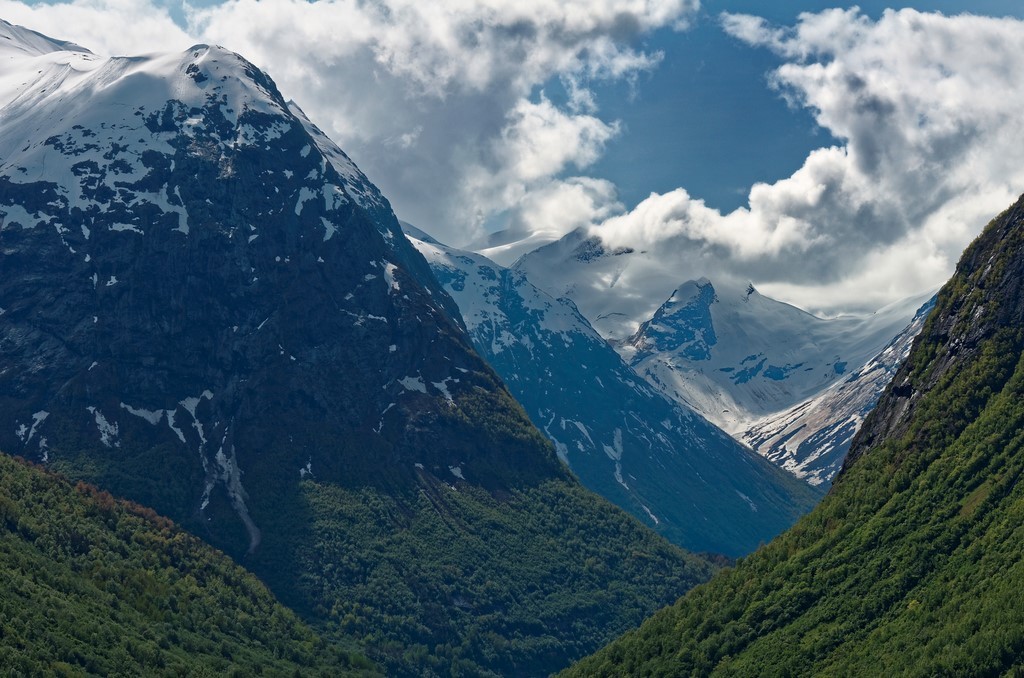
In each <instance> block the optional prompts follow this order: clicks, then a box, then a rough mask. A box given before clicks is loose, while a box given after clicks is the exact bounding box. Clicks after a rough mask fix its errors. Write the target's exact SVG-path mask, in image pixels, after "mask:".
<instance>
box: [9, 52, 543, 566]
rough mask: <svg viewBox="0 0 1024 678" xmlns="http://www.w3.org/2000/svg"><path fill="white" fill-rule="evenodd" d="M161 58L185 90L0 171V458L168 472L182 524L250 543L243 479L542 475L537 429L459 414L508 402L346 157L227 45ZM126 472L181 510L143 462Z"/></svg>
mask: <svg viewBox="0 0 1024 678" xmlns="http://www.w3.org/2000/svg"><path fill="white" fill-rule="evenodd" d="M176 69H177V70H179V71H181V72H180V73H178V74H177V76H174V77H176V82H177V83H179V86H180V87H184V88H187V94H192V95H194V96H193V97H192V98H191V99H188V97H187V96H186V97H184V98H186V99H188V100H187V101H182V100H178V99H173V100H168V101H165V102H164V103H163V104H162V105H159V106H154V105H153V104H152V103H151V102H150V101H148V100H147V101H144V102H142V103H139V104H138V105H137V106H136V107H135V109H134V110H132V111H131V112H130V113H129V114H124V116H123V120H122V121H121V123H120V124H115V123H116V121H117V120H116V118H115V123H110V124H108V123H107V122H106V121H104V122H101V123H100V124H99V125H96V124H74V125H65V128H64V129H60V128H58V130H57V131H56V132H55V133H49V134H47V136H46V138H44V139H35V140H30V142H29V146H36V147H38V148H40V149H41V151H43V152H46V153H49V154H57V155H58V156H59V159H60V161H61V162H63V163H64V164H65V165H66V166H67V167H69V168H70V172H69V173H68V174H65V175H59V174H58V175H57V176H55V177H51V176H49V175H47V174H45V173H43V176H41V177H39V178H37V179H35V180H31V179H28V178H27V177H29V176H31V175H32V174H37V172H36V171H35V170H34V169H32V168H29V167H25V166H22V165H19V164H16V162H17V161H15V162H14V163H8V164H6V165H4V166H3V167H2V171H0V247H2V250H0V252H2V254H0V266H2V269H3V273H4V275H3V277H2V278H0V308H2V309H3V311H2V316H0V449H5V450H8V451H10V452H15V453H20V454H23V455H25V456H28V457H30V458H35V459H39V460H43V461H50V462H55V463H57V462H60V461H68V459H67V456H68V455H71V454H75V455H80V454H81V452H80V451H82V450H92V451H93V452H92V453H95V454H98V455H99V456H100V457H103V458H106V459H108V460H109V461H110V463H112V464H114V465H120V466H123V467H124V468H125V469H126V471H125V473H126V474H129V475H138V473H137V471H138V470H139V468H140V467H144V466H145V465H146V464H149V463H153V464H155V465H157V466H161V467H162V466H166V465H170V466H171V467H172V468H173V469H174V472H175V473H176V474H181V475H183V476H186V477H189V478H191V479H192V480H193V481H195V482H194V489H193V491H192V492H191V495H192V496H191V498H190V501H191V503H192V507H191V511H192V512H195V513H196V514H197V515H205V513H206V512H207V511H208V509H209V510H210V511H212V513H211V515H214V514H216V511H215V508H216V507H214V508H209V505H210V502H211V501H213V502H217V501H221V502H226V503H227V504H228V505H230V507H231V509H232V511H231V512H233V513H234V514H235V516H236V517H237V518H238V519H240V520H241V522H242V523H243V524H244V525H245V527H246V532H247V536H248V546H249V548H250V549H252V548H255V547H256V546H257V545H258V544H259V541H260V531H259V526H258V524H257V522H255V521H254V520H253V518H252V515H251V504H252V503H253V501H255V502H256V503H259V501H260V500H259V498H254V497H252V496H251V495H252V491H251V488H252V487H253V486H254V485H255V486H259V485H262V484H265V483H270V482H273V479H274V477H275V476H279V477H288V478H296V479H297V478H299V477H300V470H302V471H307V472H310V471H311V472H314V473H316V475H317V477H318V478H321V479H326V480H337V481H344V482H353V481H354V480H360V481H365V480H374V481H385V482H401V478H403V477H406V478H412V477H414V476H415V474H416V472H417V468H416V467H415V464H420V465H421V466H422V467H423V468H424V469H426V470H428V471H437V472H438V473H441V472H443V473H444V474H446V475H447V474H448V469H449V467H459V468H461V469H463V472H464V473H465V476H466V477H467V478H470V479H473V478H474V476H475V477H476V478H477V479H479V480H480V481H481V482H482V483H483V484H485V485H501V484H503V483H515V482H518V481H520V480H528V479H529V478H530V477H534V478H536V477H541V476H549V475H552V474H554V475H555V476H558V475H560V474H561V473H562V471H561V470H560V468H559V465H558V463H557V461H556V460H555V459H554V455H553V454H551V453H550V451H549V450H548V449H547V448H546V447H545V446H544V444H543V443H542V442H541V441H540V440H539V439H532V440H527V441H526V442H527V444H526V445H525V446H522V445H520V444H521V443H523V442H524V441H522V440H507V439H506V440H504V441H502V440H500V439H498V438H494V439H488V437H487V435H483V436H482V435H481V428H480V427H479V426H478V425H477V424H476V423H474V422H472V421H470V420H469V419H468V417H467V416H466V414H465V413H464V412H463V411H461V410H460V408H459V405H458V403H459V402H460V401H461V400H462V397H463V395H466V396H467V397H469V398H475V399H481V398H482V399H485V400H489V401H491V402H492V404H493V405H494V406H495V407H497V408H499V409H504V410H509V409H510V406H509V403H508V402H507V396H502V395H500V393H501V389H500V386H499V383H498V382H497V380H496V379H495V378H494V376H493V375H492V373H491V372H490V371H489V369H488V368H487V367H486V366H485V364H484V363H482V361H480V360H479V358H478V357H477V356H476V355H475V354H474V353H473V352H472V350H471V349H470V348H469V345H468V342H467V341H466V339H465V337H464V333H463V330H462V328H461V327H460V326H459V325H458V324H457V321H453V320H452V319H451V316H450V314H449V309H450V308H454V307H453V306H452V302H451V300H450V299H448V298H447V295H446V294H445V293H444V292H443V291H442V290H441V289H440V288H439V287H438V286H437V284H436V282H434V281H433V278H432V277H431V275H430V273H429V269H427V267H426V264H425V262H424V261H423V259H422V257H420V255H419V254H418V253H417V252H416V251H415V250H414V249H412V247H411V246H410V245H409V244H408V242H407V241H406V240H405V238H404V236H402V234H401V231H400V229H399V227H398V224H397V221H396V220H395V218H394V216H393V215H392V214H391V210H390V207H389V206H388V204H387V201H386V200H384V199H383V197H382V196H380V194H379V193H378V192H377V191H376V189H375V188H374V187H373V186H372V185H371V184H370V183H369V182H368V181H366V179H365V177H363V176H362V175H361V173H359V172H358V170H357V169H356V168H355V166H354V165H353V164H352V163H351V161H349V160H348V158H347V157H345V156H344V154H343V153H342V152H341V151H340V150H338V149H337V147H335V146H333V144H331V143H330V141H329V140H327V139H326V137H324V136H323V135H322V133H320V132H319V130H317V129H316V128H315V127H313V126H312V125H311V124H310V123H309V122H308V120H305V118H304V116H303V115H302V114H301V112H300V111H297V109H296V110H291V109H289V107H288V105H287V104H286V103H285V102H284V101H283V100H282V99H281V97H280V94H279V93H278V92H277V89H276V88H275V87H274V85H273V83H272V82H271V81H270V80H269V79H268V78H267V77H266V76H264V75H263V74H262V73H260V72H259V71H258V70H256V69H255V68H254V67H252V66H251V64H248V63H247V62H244V60H241V58H240V57H237V55H233V54H230V53H227V52H224V51H222V50H216V49H210V48H205V47H197V48H193V49H192V50H190V51H189V52H188V53H186V54H185V55H184V57H183V58H182V60H181V63H180V64H177V65H176ZM239 71H241V73H242V74H243V75H244V76H245V77H244V78H242V79H241V80H239V81H238V82H240V83H241V84H240V85H239V84H238V83H234V84H233V85H232V83H231V82H227V79H228V78H229V76H230V77H231V78H236V76H237V75H238V73H239ZM172 76H173V74H172ZM200 76H205V77H200ZM217 83H222V84H223V87H222V88H218V84H217ZM229 85H230V86H229ZM231 86H233V87H235V88H237V87H241V88H242V90H243V92H244V94H245V97H241V98H242V99H243V101H246V102H249V101H255V102H257V103H258V104H260V105H256V104H252V105H249V104H244V103H243V104H241V105H240V103H239V101H238V99H239V98H240V97H239V96H238V95H237V94H233V92H232V90H231ZM229 95H232V98H231V100H229V99H228V96H229ZM103 103H104V101H103V100H102V99H101V100H100V101H99V102H97V105H103ZM232 106H234V107H237V108H238V109H239V110H237V111H235V110H233V109H232V108H231V107H232ZM268 111H269V112H268ZM16 120H17V116H15V121H16ZM15 129H17V127H15ZM3 131H4V130H3V129H2V126H0V133H2V132H3ZM48 157H51V156H48ZM446 306H447V307H448V308H446ZM456 317H457V316H456ZM495 393H497V394H498V395H494V394H495ZM503 398H505V399H506V401H505V402H503V400H502V399H503ZM509 415H510V416H512V417H513V418H514V419H515V418H518V419H519V420H520V421H521V422H524V423H525V418H524V417H522V415H521V412H518V411H517V410H516V408H515V407H514V406H512V407H511V409H510V412H509ZM516 445H519V449H516V450H513V449H512V448H513V447H515V446H516ZM140 450H144V451H146V452H140ZM72 451H74V452H72ZM139 454H141V455H142V457H141V458H135V459H133V458H132V456H133V455H139ZM520 455H526V456H527V457H529V462H528V463H525V464H521V463H520V462H521V458H519V456H520ZM85 456H88V455H85ZM119 456H124V457H126V458H125V459H118V457H119ZM149 456H153V457H156V458H154V459H149V458H147V457H149ZM478 461H480V463H477V462H478ZM83 463H84V462H83ZM154 470H155V469H154ZM141 482H142V485H143V488H142V492H141V495H142V496H140V497H138V498H140V499H150V500H152V503H154V504H156V505H158V508H160V509H161V510H165V511H168V512H170V513H172V514H174V515H181V514H182V513H184V512H185V508H184V507H182V506H166V505H162V504H164V501H165V500H166V493H164V492H162V490H161V487H160V486H161V485H162V484H163V483H164V482H165V480H164V479H163V478H162V476H161V474H160V473H153V475H152V477H151V478H150V479H149V481H145V480H143V481H141ZM136 494H139V493H136ZM221 513H222V514H223V513H224V512H221ZM206 517H207V518H209V516H208V515H207V516H206ZM211 529H214V530H216V529H217V526H216V521H214V524H213V525H212V527H211Z"/></svg>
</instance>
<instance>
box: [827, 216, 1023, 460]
mask: <svg viewBox="0 0 1024 678" xmlns="http://www.w3.org/2000/svg"><path fill="white" fill-rule="evenodd" d="M1022 224H1024V198H1022V199H1021V200H1019V201H1018V202H1017V203H1016V204H1014V205H1013V206H1012V207H1010V208H1009V209H1008V210H1006V211H1005V212H1003V213H1002V214H1001V215H999V216H998V217H996V219H994V220H993V221H992V223H991V224H989V227H988V228H986V229H985V231H984V232H983V233H982V234H981V235H980V236H979V237H978V239H977V240H975V241H974V242H973V243H972V244H971V246H970V247H968V248H967V250H966V251H965V252H964V254H963V257H962V258H961V259H960V262H959V263H958V264H957V268H956V273H955V274H954V276H953V278H952V279H951V280H950V282H949V283H948V284H947V285H946V286H945V287H944V288H943V289H942V291H941V292H939V296H938V300H937V302H936V305H935V309H934V311H933V312H932V314H931V315H930V316H929V318H928V320H927V322H926V323H925V326H924V329H923V330H922V331H921V334H919V335H918V337H917V339H916V340H915V342H914V347H913V349H912V355H913V356H914V357H916V358H917V359H916V360H911V361H908V362H906V363H905V364H904V365H903V366H902V367H901V368H900V370H899V371H898V372H897V373H896V376H895V377H893V380H892V382H891V383H890V384H889V387H888V388H887V389H886V391H885V393H883V394H882V397H881V398H880V399H879V401H878V405H877V406H876V408H875V409H874V410H873V411H872V413H871V414H870V415H869V416H868V418H867V419H866V421H865V422H864V426H863V428H862V429H861V431H860V433H858V435H857V437H856V438H855V439H854V441H853V444H852V446H851V447H850V452H849V454H848V455H847V457H846V461H845V463H844V464H843V470H842V471H841V472H840V477H841V476H842V473H844V472H845V471H846V469H848V468H849V467H850V466H851V465H853V464H855V463H856V462H857V459H858V458H859V457H861V456H862V455H863V454H864V453H865V452H866V451H868V450H869V449H871V448H872V447H875V446H876V445H878V444H879V443H880V442H881V441H884V440H886V439H894V438H897V437H899V436H901V435H903V434H904V433H905V432H906V431H907V428H908V426H909V423H910V422H911V421H912V420H913V419H914V417H915V415H916V413H917V409H918V405H919V403H920V402H921V399H922V398H923V396H924V395H925V394H927V393H928V392H930V391H931V390H933V389H935V388H936V387H937V386H939V385H941V384H943V382H944V379H945V376H946V374H947V372H949V371H950V369H951V368H953V367H955V366H960V365H968V364H971V363H973V362H974V361H976V360H978V358H979V347H981V346H982V345H983V344H984V343H985V342H986V341H987V340H989V339H991V338H993V337H995V336H996V335H1007V339H1006V341H1005V343H1008V344H1010V345H1014V346H1017V347H1018V349H1019V348H1020V345H1021V341H1020V335H1021V334H1022V332H1024V330H1022V329H1021V328H1022V327H1024V239H1022V238H1021V230H1022V229H1021V226H1022ZM1010 335H1012V336H1010ZM965 421H966V420H965Z"/></svg>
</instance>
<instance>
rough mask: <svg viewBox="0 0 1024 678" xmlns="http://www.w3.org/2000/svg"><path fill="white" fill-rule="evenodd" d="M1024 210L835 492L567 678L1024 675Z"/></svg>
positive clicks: (856, 451)
mask: <svg viewBox="0 0 1024 678" xmlns="http://www.w3.org/2000/svg"><path fill="white" fill-rule="evenodd" d="M1022 354H1024V206H1022V203H1018V204H1017V205H1015V206H1014V207H1013V208H1011V209H1010V210H1009V211H1007V212H1006V213H1004V214H1003V215H1001V216H1000V217H999V218H997V219H996V220H995V221H993V222H992V224H990V225H989V227H988V228H987V229H986V231H985V232H984V233H983V234H982V236H981V237H980V238H979V239H978V240H977V241H976V242H975V243H974V244H973V245H972V246H971V247H970V248H969V249H968V250H967V252H965V254H964V257H963V259H962V260H961V262H960V265H959V266H958V268H957V273H956V275H955V276H954V277H953V279H952V280H951V281H950V282H949V283H948V284H947V286H946V287H945V288H944V289H943V291H942V292H941V293H940V296H939V302H938V305H937V307H936V309H935V311H934V312H933V314H932V315H931V317H930V318H929V320H928V322H927V324H926V326H925V329H924V331H923V332H922V334H921V336H920V338H919V339H918V341H917V343H916V344H915V346H914V349H913V351H912V353H911V355H910V358H909V359H908V361H907V363H906V364H905V365H904V366H903V368H902V369H901V371H900V372H899V373H898V374H897V376H896V378H895V379H894V381H893V384H892V385H890V387H889V389H888V390H887V392H886V394H885V395H884V396H883V398H882V400H881V401H880V403H879V406H878V408H877V409H876V410H875V411H874V412H873V413H872V415H871V416H870V417H869V419H868V421H867V422H866V423H865V427H864V430H863V431H862V433H861V434H860V435H859V436H858V439H857V440H856V441H855V443H854V447H853V449H852V450H851V454H850V457H849V458H848V460H847V464H846V468H845V469H844V471H843V473H842V474H841V475H840V477H839V478H838V480H837V482H836V484H835V485H834V487H833V489H832V492H831V493H830V494H829V496H828V497H826V499H825V500H824V501H823V502H822V503H821V504H820V505H819V507H818V508H817V509H815V510H814V511H813V512H812V513H811V514H810V515H808V516H807V517H805V518H804V519H803V520H801V521H800V522H799V523H798V524H797V525H796V526H795V527H794V528H793V529H791V530H789V531H788V532H786V533H784V534H783V535H782V536H780V537H779V538H777V539H776V540H775V541H773V542H772V543H771V544H769V545H768V546H766V547H764V548H762V549H761V550H759V551H758V552H756V553H755V554H753V555H751V556H749V557H748V558H746V559H744V560H742V561H741V562H740V563H739V565H738V566H737V567H736V568H735V569H731V570H728V571H725V572H722V573H720V574H719V575H718V576H716V577H715V578H714V579H712V581H711V582H709V583H708V584H707V585H704V586H701V587H698V588H697V589H695V590H694V591H692V592H691V593H690V594H689V595H687V596H685V597H684V598H682V599H681V600H680V601H678V602H677V603H676V604H675V605H674V606H672V607H671V608H668V609H665V610H662V611H661V612H659V613H658V614H656V615H655V616H654V617H653V618H652V619H650V620H648V621H647V622H646V623H645V624H644V625H643V626H642V627H641V628H640V629H639V630H637V631H635V632H632V633H629V634H627V635H626V636H624V637H623V638H621V639H620V640H618V641H616V642H615V643H613V644H612V645H610V646H609V647H607V648H605V649H604V650H602V651H601V652H599V653H598V654H596V655H594V656H592V657H590V658H588V659H586V660H583V661H581V662H579V663H578V664H577V665H576V666H574V667H573V669H572V670H570V671H569V672H568V675H580V676H593V675H664V676H670V675H671V676H678V675H708V674H713V675H921V676H926V675H928V676H930V675H964V676H978V675H1004V674H1006V673H1011V674H1013V672H1015V671H1017V670H1019V667H1020V664H1021V662H1022V661H1024V486H1022V485H1021V484H1020V483H1019V482H1018V481H1019V479H1020V477H1021V474H1022V473H1024V355H1022Z"/></svg>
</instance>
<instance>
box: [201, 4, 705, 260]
mask: <svg viewBox="0 0 1024 678" xmlns="http://www.w3.org/2000/svg"><path fill="white" fill-rule="evenodd" d="M697 6H698V2H697V0H568V1H566V0H522V1H520V2H514V3H510V2H507V1H505V0H451V1H446V2H418V1H416V0H382V1H381V2H376V3H366V2H359V1H357V0H321V1H320V2H315V3H308V2H305V0H277V1H276V2H272V3H270V2H256V1H255V0H230V1H229V2H225V3H223V4H221V5H218V6H215V7H211V8H207V9H201V10H193V11H192V12H191V13H190V14H189V23H190V27H191V28H192V30H193V31H194V32H195V33H197V34H199V35H202V36H203V37H204V39H207V40H209V41H214V42H218V43H221V44H225V45H227V46H229V47H231V48H232V49H235V50H237V51H240V52H241V53H243V54H246V55H247V56H248V57H249V58H250V59H252V60H253V61H255V62H256V63H258V64H263V65H265V66H266V67H267V68H268V70H269V71H270V73H271V75H272V76H274V78H275V79H276V80H277V81H278V83H279V85H280V86H281V88H282V90H283V91H284V92H285V93H286V95H288V96H291V97H293V98H295V99H296V100H297V101H300V102H302V105H303V107H304V109H305V110H306V111H307V112H308V113H309V114H310V116H311V117H312V118H313V119H314V120H317V121H318V123H319V124H321V126H323V127H325V128H326V129H328V130H330V132H331V133H332V135H333V136H334V137H335V138H336V140H337V141H338V142H339V143H340V144H341V145H342V146H343V147H344V148H345V149H346V150H347V151H348V152H349V153H350V155H352V156H353V158H354V159H355V160H356V162H357V163H359V164H360V166H361V167H362V168H363V170H364V171H366V172H367V174H368V175H369V176H370V178H371V179H373V180H374V181H375V182H376V183H378V184H379V185H380V187H381V188H382V190H384V192H385V194H387V195H388V196H389V198H390V199H391V201H392V203H393V204H394V206H395V208H396V210H397V211H398V213H399V214H400V215H401V216H402V217H403V218H404V219H407V220H408V221H410V222H412V223H415V224H417V225H419V226H421V227H423V228H425V229H427V230H428V231H430V232H431V233H433V234H434V235H436V236H437V237H438V238H440V239H442V240H446V241H447V242H449V243H451V244H457V245H465V244H467V243H469V242H470V241H474V240H476V241H479V240H480V239H481V238H483V237H484V236H485V233H486V227H488V226H492V225H493V224H494V223H496V222H495V220H496V219H499V220H502V221H504V222H506V223H507V225H508V226H509V227H510V228H511V227H512V226H513V225H514V223H516V222H520V223H521V222H522V221H523V219H522V215H523V213H524V210H527V209H530V208H531V206H532V205H534V204H535V203H536V202H537V200H538V199H539V198H531V197H530V195H531V194H532V193H533V192H535V191H540V192H541V193H544V192H545V191H550V186H549V184H551V183H552V182H554V184H559V183H561V182H563V181H564V177H563V175H564V174H565V173H567V172H572V171H578V170H580V169H583V168H585V167H587V166H588V165H590V164H591V163H593V162H594V161H595V160H596V159H597V158H598V157H599V156H600V154H601V153H602V151H603V149H604V146H605V144H606V143H607V142H608V141H609V140H610V139H611V138H612V137H614V136H615V135H616V134H617V133H618V127H617V125H616V124H615V123H614V121H605V120H602V119H601V118H600V117H599V114H598V107H597V102H596V101H595V99H594V96H593V93H592V92H591V90H590V84H591V83H593V82H595V81H598V80H601V81H609V80H620V79H627V80H628V79H630V78H634V77H636V76H637V74H639V73H642V72H644V71H646V70H649V69H651V68H653V67H655V66H656V65H657V64H658V62H659V61H660V59H661V55H660V54H658V53H648V52H644V51H642V50H639V49H637V48H636V43H637V42H638V40H639V39H640V38H641V37H642V36H643V35H645V34H647V33H649V32H650V31H653V30H656V29H658V28H664V27H669V28H677V29H679V28H683V27H684V26H685V22H686V20H687V19H688V18H689V17H690V16H691V15H692V14H693V13H694V12H695V10H696V8H697ZM552 81H560V82H561V84H562V85H564V88H565V90H566V91H567V92H568V93H569V97H568V101H567V103H566V104H565V105H561V106H556V105H555V104H554V103H552V101H551V100H550V99H548V98H546V97H545V96H544V95H543V92H542V88H543V87H544V86H545V84H547V83H550V82H552ZM556 223H557V221H552V222H551V223H549V224H545V225H538V226H537V228H536V229H535V231H536V232H541V231H543V232H551V233H552V236H551V237H555V236H557V235H560V234H561V233H564V232H565V231H566V228H565V227H562V228H561V229H557V228H554V226H555V224H556Z"/></svg>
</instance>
